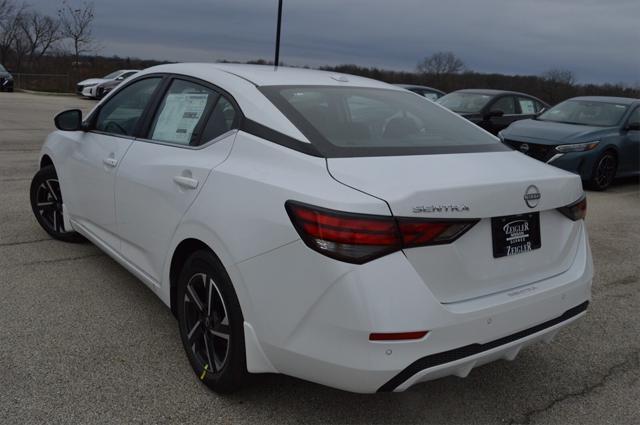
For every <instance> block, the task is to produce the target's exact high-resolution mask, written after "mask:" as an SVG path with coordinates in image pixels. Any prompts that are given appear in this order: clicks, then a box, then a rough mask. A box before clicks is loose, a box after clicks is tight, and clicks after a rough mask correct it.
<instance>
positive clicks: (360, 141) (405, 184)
mask: <svg viewBox="0 0 640 425" xmlns="http://www.w3.org/2000/svg"><path fill="white" fill-rule="evenodd" d="M55 122H56V126H57V128H58V131H55V132H54V133H52V134H51V135H50V136H49V137H48V138H47V140H46V142H45V144H44V147H43V149H42V154H41V157H40V167H41V168H40V170H39V171H38V172H37V174H36V175H35V177H34V179H33V183H32V185H31V202H32V206H33V212H34V214H35V216H36V218H37V220H38V221H39V223H40V224H41V225H42V227H43V228H44V229H45V230H46V231H47V232H48V233H49V234H50V235H51V236H53V237H55V238H57V239H61V240H65V241H79V240H83V239H84V238H86V239H88V240H90V241H91V242H93V243H94V244H96V245H97V246H99V247H100V248H101V249H102V250H104V251H105V252H106V253H108V254H109V255H110V256H111V257H113V258H114V259H115V260H116V261H118V262H119V263H120V264H122V265H123V266H124V267H126V268H127V269H128V270H129V271H131V273H133V274H134V275H135V276H137V277H138V278H139V279H140V280H141V281H142V282H144V283H145V284H146V285H148V286H149V287H150V288H151V289H152V290H153V291H154V292H155V293H156V294H157V295H158V296H159V297H160V298H161V300H162V301H163V302H164V303H165V304H166V305H167V306H168V307H170V308H171V310H172V311H173V312H174V314H175V315H176V316H177V319H178V323H179V329H180V334H181V337H182V343H183V345H184V348H185V351H186V354H187V357H188V358H189V361H190V363H191V365H192V366H193V370H194V372H195V375H196V377H197V379H199V380H201V381H202V382H203V383H205V384H206V385H208V386H209V387H210V388H212V389H214V390H216V391H219V392H228V391H232V390H234V389H236V388H238V387H239V386H241V385H242V384H243V383H245V382H246V380H247V377H248V374H249V373H265V372H267V373H269V372H270V373H284V374H287V375H291V376H295V377H298V378H302V379H306V380H309V381H313V382H318V383H321V384H325V385H329V386H332V387H336V388H341V389H344V390H348V391H355V392H364V393H369V392H376V391H402V390H404V389H406V388H408V387H410V386H411V385H413V384H415V383H417V382H421V381H426V380H430V379H435V378H438V377H442V376H446V375H456V376H460V377H464V376H466V375H467V374H468V373H469V372H470V371H471V370H472V369H473V368H474V367H477V366H480V365H482V364H485V363H487V362H490V361H493V360H497V359H508V360H511V359H513V358H515V357H516V355H517V354H518V352H519V351H520V349H521V348H522V347H524V346H526V345H529V344H531V343H534V342H536V341H540V340H543V341H549V340H551V338H553V336H554V335H555V334H556V333H557V332H558V330H559V329H560V328H562V327H564V326H566V325H567V324H569V323H571V322H572V321H574V320H576V319H577V318H579V317H580V316H582V315H584V314H585V311H586V309H587V305H588V302H589V299H590V290H591V280H592V275H593V269H592V262H591V253H590V250H589V244H588V240H587V232H586V228H585V223H584V216H585V213H586V202H585V197H584V192H583V190H582V186H581V181H580V178H579V176H577V175H574V174H571V173H568V172H566V171H563V170H560V169H557V168H554V167H551V166H548V165H546V164H543V163H541V162H539V161H536V160H535V159H532V158H529V157H527V156H525V155H523V154H521V153H519V152H515V151H512V150H511V149H509V148H507V147H505V146H504V145H503V144H501V143H500V142H499V141H498V139H496V138H495V137H493V136H491V135H490V134H488V133H486V132H485V131H484V130H481V129H480V128H478V127H476V126H475V125H473V124H471V123H470V122H468V121H467V120H465V119H464V118H461V117H459V116H457V115H456V114H454V113H453V112H450V111H448V110H446V109H445V108H443V107H441V106H439V105H437V104H434V103H433V102H430V101H427V100H425V99H423V98H421V97H419V96H415V95H414V94H412V93H409V92H407V91H406V90H403V89H400V88H397V87H394V86H391V85H387V84H384V83H381V82H378V81H373V80H369V79H365V78H360V77H356V76H350V75H344V74H335V73H329V72H322V71H313V70H305V69H289V68H283V67H281V68H278V69H277V70H275V69H274V68H273V67H269V66H247V65H223V64H173V65H162V66H158V67H154V68H150V69H147V70H145V71H143V72H140V73H139V74H138V75H136V76H135V77H134V78H132V79H131V80H129V81H127V82H125V83H124V84H123V85H121V86H119V87H118V88H117V89H116V90H115V91H114V92H112V93H111V94H109V95H108V96H107V97H106V98H105V99H104V100H103V101H102V102H100V103H99V104H98V105H97V106H96V107H95V108H94V110H93V111H91V113H90V114H89V115H88V116H87V117H86V118H84V119H82V117H81V112H80V111H79V110H70V111H66V112H62V113H60V114H59V115H58V116H57V117H56V119H55ZM168 367H170V365H168Z"/></svg>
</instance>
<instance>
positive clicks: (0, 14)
mask: <svg viewBox="0 0 640 425" xmlns="http://www.w3.org/2000/svg"><path fill="white" fill-rule="evenodd" d="M24 9H25V6H24V5H23V4H18V3H17V2H16V1H15V0H0V62H7V61H8V59H9V54H10V53H11V51H12V49H13V45H14V43H15V41H16V36H17V34H18V31H19V30H20V27H19V26H18V20H19V18H20V16H21V15H22V13H23V11H24Z"/></svg>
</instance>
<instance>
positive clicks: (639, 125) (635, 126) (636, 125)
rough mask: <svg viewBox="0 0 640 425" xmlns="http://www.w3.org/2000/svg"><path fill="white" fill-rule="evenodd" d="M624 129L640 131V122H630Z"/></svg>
mask: <svg viewBox="0 0 640 425" xmlns="http://www.w3.org/2000/svg"><path fill="white" fill-rule="evenodd" d="M624 129H625V130H627V131H640V122H630V123H629V124H627V126H626V127H625V128H624Z"/></svg>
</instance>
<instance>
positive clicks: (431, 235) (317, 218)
mask: <svg viewBox="0 0 640 425" xmlns="http://www.w3.org/2000/svg"><path fill="white" fill-rule="evenodd" d="M285 207H286V209H287V213H288V214H289V217H290V218H291V222H292V223H293V225H294V227H295V228H296V230H297V231H298V234H299V235H300V237H301V238H302V240H303V241H304V242H305V243H306V244H307V246H309V247H310V248H311V249H313V250H315V251H317V252H319V253H321V254H323V255H326V256H328V257H331V258H335V259H337V260H340V261H345V262H348V263H355V264H362V263H366V262H367V261H371V260H373V259H375V258H379V257H382V256H384V255H387V254H390V253H392V252H395V251H399V250H401V249H403V248H412V247H417V246H425V245H438V244H445V243H451V242H453V241H455V240H456V239H458V238H459V237H460V236H462V235H463V234H464V233H465V232H466V231H467V230H469V229H470V228H471V227H473V225H474V224H476V223H477V222H478V220H475V219H472V220H442V219H413V218H398V219H396V218H394V217H392V216H378V215H368V214H355V213H347V212H341V211H335V210H329V209H326V208H320V207H315V206H312V205H307V204H302V203H299V202H295V201H287V202H286V203H285Z"/></svg>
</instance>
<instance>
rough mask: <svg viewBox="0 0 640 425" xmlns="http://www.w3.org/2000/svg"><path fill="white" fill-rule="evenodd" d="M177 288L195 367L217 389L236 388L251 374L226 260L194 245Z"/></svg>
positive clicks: (182, 326) (185, 339) (187, 347)
mask: <svg viewBox="0 0 640 425" xmlns="http://www.w3.org/2000/svg"><path fill="white" fill-rule="evenodd" d="M177 289H178V290H177V303H178V306H177V307H178V309H177V310H178V325H179V327H180V337H181V339H182V345H183V346H184V349H185V352H186V353H187V358H188V359H189V363H191V367H192V368H193V371H194V373H195V374H196V376H197V377H198V379H199V380H200V381H202V383H204V384H205V385H206V386H208V387H209V388H210V389H212V390H213V391H215V392H217V393H231V392H234V391H236V390H238V389H239V388H241V387H242V386H243V385H245V384H246V382H247V380H248V373H247V364H246V352H245V346H244V318H243V316H242V310H241V309H240V303H239V302H238V297H237V296H236V293H235V290H234V289H233V285H232V283H231V279H230V278H229V275H228V274H227V272H226V270H225V269H224V267H223V266H222V263H220V260H219V259H218V258H217V257H216V256H215V255H214V254H213V253H212V252H210V251H204V250H201V251H196V252H195V253H193V254H192V255H191V256H190V257H189V259H188V260H187V261H186V262H185V265H184V267H183V268H182V271H181V273H180V277H179V280H178V288H177ZM208 300H210V302H209V301H208Z"/></svg>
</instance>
